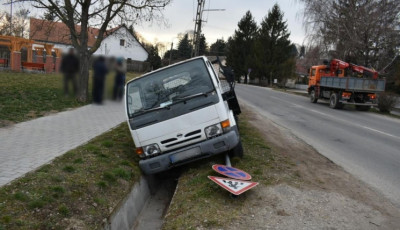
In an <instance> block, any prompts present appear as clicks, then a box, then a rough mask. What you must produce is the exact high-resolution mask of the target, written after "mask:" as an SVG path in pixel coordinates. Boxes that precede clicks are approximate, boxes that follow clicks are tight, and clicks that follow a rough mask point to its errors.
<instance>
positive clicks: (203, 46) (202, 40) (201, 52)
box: [199, 34, 207, 56]
mask: <svg viewBox="0 0 400 230" xmlns="http://www.w3.org/2000/svg"><path fill="white" fill-rule="evenodd" d="M206 53H207V42H206V37H205V36H204V34H201V36H200V45H199V55H200V56H201V55H206Z"/></svg>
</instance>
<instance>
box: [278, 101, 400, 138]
mask: <svg viewBox="0 0 400 230" xmlns="http://www.w3.org/2000/svg"><path fill="white" fill-rule="evenodd" d="M271 98H274V99H276V100H279V101H283V102H285V103H288V104H291V105H294V106H295V107H298V108H301V109H304V110H307V111H311V112H313V113H317V114H319V115H323V116H326V117H329V118H331V119H335V120H337V121H341V122H343V123H347V124H350V125H353V126H357V127H360V128H363V129H367V130H370V131H373V132H376V133H380V134H383V135H386V136H389V137H393V138H396V139H400V137H398V136H395V135H393V134H390V133H385V132H383V131H380V130H377V129H374V128H370V127H368V126H364V125H360V124H355V123H352V122H350V121H347V120H344V119H340V118H337V117H334V116H332V115H330V114H326V113H323V112H320V111H317V110H314V109H308V108H306V107H304V106H302V105H298V104H295V103H292V102H289V101H286V100H283V99H281V98H278V97H275V96H271Z"/></svg>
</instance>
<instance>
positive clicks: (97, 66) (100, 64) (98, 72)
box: [93, 56, 108, 104]
mask: <svg viewBox="0 0 400 230" xmlns="http://www.w3.org/2000/svg"><path fill="white" fill-rule="evenodd" d="M93 72H94V74H93V103H95V104H101V103H102V102H103V94H104V82H105V80H106V75H107V73H108V69H107V65H106V59H105V58H104V57H103V56H100V57H98V58H97V60H96V61H94V63H93Z"/></svg>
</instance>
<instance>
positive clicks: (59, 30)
mask: <svg viewBox="0 0 400 230" xmlns="http://www.w3.org/2000/svg"><path fill="white" fill-rule="evenodd" d="M29 24H30V29H29V38H30V39H32V40H35V41H37V42H42V43H50V44H54V48H59V49H61V50H62V51H63V52H67V51H68V49H69V48H71V47H72V42H71V35H70V33H69V29H68V27H67V26H66V25H65V24H64V23H61V22H52V21H46V20H42V19H36V18H31V19H30V23H29ZM76 30H77V31H79V30H80V26H79V25H76ZM98 33H99V29H97V28H92V27H89V29H88V46H89V47H92V46H93V45H94V43H95V41H96V39H97V36H98ZM94 55H104V56H109V57H110V56H114V57H123V58H125V59H128V58H129V59H132V60H134V61H145V60H146V59H147V57H148V52H147V51H146V49H145V48H144V47H143V45H142V44H140V42H139V41H137V40H136V38H135V37H134V36H133V34H132V33H131V32H130V31H129V30H128V28H126V26H125V25H122V26H118V27H116V28H113V29H110V30H108V31H107V34H106V35H105V38H104V39H103V41H102V42H101V45H100V47H99V48H98V49H97V51H96V52H95V53H94Z"/></svg>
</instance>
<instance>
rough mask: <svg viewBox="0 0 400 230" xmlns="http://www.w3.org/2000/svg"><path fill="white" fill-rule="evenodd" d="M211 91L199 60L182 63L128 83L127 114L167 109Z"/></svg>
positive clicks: (206, 72)
mask: <svg viewBox="0 0 400 230" xmlns="http://www.w3.org/2000/svg"><path fill="white" fill-rule="evenodd" d="M214 90H215V89H214V86H213V84H212V81H211V78H210V75H209V73H208V71H207V69H206V66H205V64H204V61H203V60H202V59H195V60H193V61H189V62H185V63H182V64H180V65H176V66H173V67H170V68H167V69H164V70H161V71H157V72H155V73H152V74H150V75H147V76H145V77H143V78H139V79H137V80H134V81H131V82H130V83H128V85H127V103H128V104H127V106H128V113H129V117H133V116H135V115H139V114H142V113H147V112H150V111H156V110H163V109H170V106H172V105H174V104H176V103H181V102H187V101H190V100H191V99H194V98H198V97H200V96H207V95H208V94H209V93H211V92H213V91H214Z"/></svg>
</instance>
